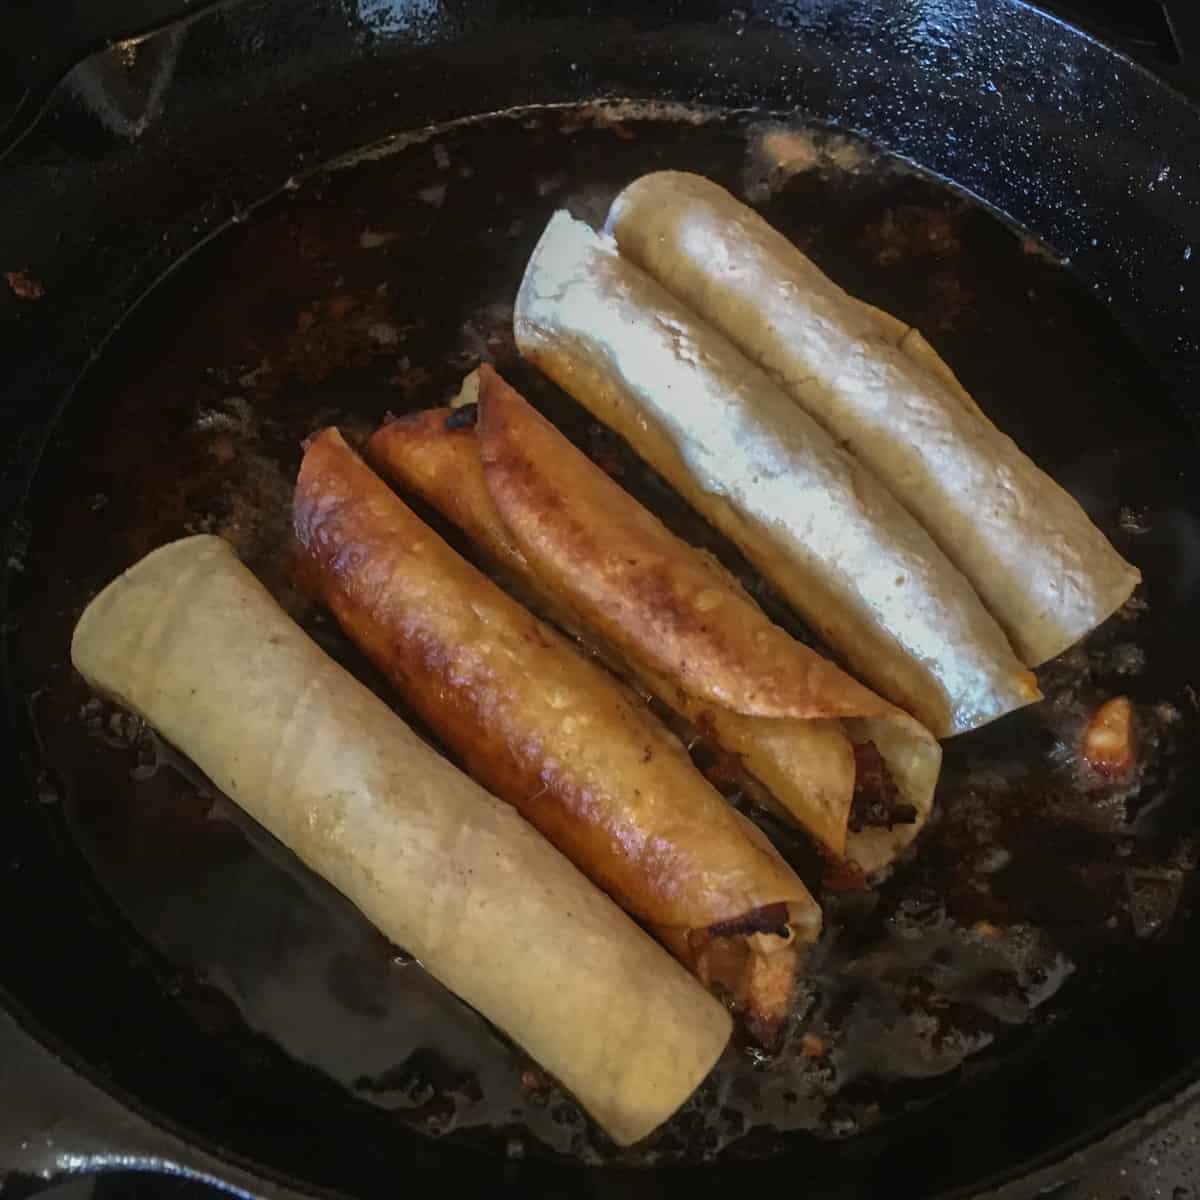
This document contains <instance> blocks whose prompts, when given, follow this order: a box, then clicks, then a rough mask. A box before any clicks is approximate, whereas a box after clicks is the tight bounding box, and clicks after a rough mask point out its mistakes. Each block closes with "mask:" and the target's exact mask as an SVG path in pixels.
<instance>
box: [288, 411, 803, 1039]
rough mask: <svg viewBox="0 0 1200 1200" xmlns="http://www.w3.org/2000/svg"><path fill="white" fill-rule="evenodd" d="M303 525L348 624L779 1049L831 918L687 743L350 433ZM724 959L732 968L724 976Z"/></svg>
mask: <svg viewBox="0 0 1200 1200" xmlns="http://www.w3.org/2000/svg"><path fill="white" fill-rule="evenodd" d="M293 521H294V528H295V531H296V536H297V538H298V539H299V541H300V543H301V545H302V546H303V547H304V548H305V549H306V551H307V552H308V556H309V558H310V560H311V562H312V564H313V566H314V568H315V574H316V577H317V579H318V581H319V588H320V592H321V595H322V598H323V599H324V600H325V602H326V603H327V604H328V606H329V607H330V609H331V610H332V611H333V613H334V614H335V616H336V617H337V618H338V620H339V622H340V623H341V625H342V627H343V628H344V629H345V630H346V632H347V633H348V634H349V635H350V637H351V638H352V639H353V640H354V641H355V642H356V643H357V644H358V646H359V647H360V648H361V649H362V650H363V651H364V652H365V653H366V654H367V656H368V657H369V658H370V659H371V660H372V662H374V664H375V665H376V666H377V667H378V668H379V670H380V671H381V672H382V673H383V674H384V675H385V676H386V677H387V678H388V679H389V680H390V681H391V682H392V683H393V684H394V685H395V687H396V688H397V689H398V690H399V691H400V693H401V694H402V695H403V696H404V698H405V700H406V701H407V702H408V703H409V704H411V705H412V707H413V708H414V709H415V710H416V712H417V713H418V714H419V715H420V716H421V717H422V718H423V720H425V722H426V723H427V724H428V725H429V726H430V728H431V729H432V730H433V731H434V732H435V733H436V734H437V736H438V737H439V738H441V740H442V741H443V742H444V743H445V744H446V745H447V746H448V747H449V748H450V749H451V750H452V752H453V753H455V754H456V755H457V756H458V757H459V759H460V760H461V761H462V762H463V763H464V765H465V766H466V768H467V770H468V771H469V772H470V773H471V774H472V775H473V776H474V777H475V778H476V779H477V780H479V781H480V782H481V783H483V784H484V785H485V786H486V787H487V788H488V789H489V790H491V791H493V792H494V793H495V794H496V795H498V796H500V797H501V799H504V800H507V801H509V803H511V804H513V805H514V806H515V807H516V808H517V809H518V810H519V811H520V812H521V814H522V815H523V816H524V817H526V818H527V819H528V820H529V821H530V822H531V823H532V824H533V825H535V826H536V827H537V828H538V829H539V830H541V832H542V833H543V834H545V836H546V837H547V838H548V839H549V840H550V841H551V842H552V843H553V844H554V845H555V846H557V847H558V848H559V849H560V850H561V851H562V852H563V853H564V854H566V855H567V857H568V858H570V859H571V861H572V862H574V863H575V864H576V866H578V867H579V868H580V869H581V870H582V871H583V872H584V874H586V875H587V876H588V877H589V878H590V879H591V880H592V881H593V882H594V883H597V884H598V885H599V886H600V887H602V888H603V889H604V890H605V891H606V892H608V894H609V895H610V896H612V897H613V898H614V899H615V900H616V901H617V903H618V904H620V905H621V906H622V907H623V908H624V909H626V911H628V912H630V913H632V914H633V915H634V916H636V917H638V918H639V919H640V920H642V921H644V922H645V923H646V924H647V925H648V926H649V927H650V928H651V929H652V931H653V932H654V933H655V935H656V936H657V937H658V938H659V939H660V940H661V941H662V942H664V944H666V945H667V946H668V947H669V948H670V949H671V950H672V952H673V953H675V954H676V955H677V956H678V957H680V959H681V960H682V961H683V962H684V963H685V964H686V965H687V966H688V967H689V968H691V969H692V970H693V971H694V972H695V973H696V974H697V975H698V976H699V977H700V978H701V979H703V980H704V981H705V982H706V983H709V984H710V985H712V986H713V987H714V988H717V989H719V990H721V991H722V993H723V994H727V995H728V996H729V998H730V999H731V1000H732V1001H733V1002H734V1003H735V1005H736V1007H737V1008H738V1010H739V1011H740V1012H741V1014H742V1015H743V1018H744V1020H745V1024H746V1027H747V1029H748V1031H749V1032H750V1033H751V1035H752V1036H753V1037H754V1038H755V1039H756V1040H758V1041H760V1042H763V1043H768V1044H769V1043H770V1042H771V1041H773V1040H774V1037H775V1035H776V1034H777V1033H778V1031H779V1029H780V1028H781V1026H782V1023H783V1021H784V1020H785V1019H786V1017H787V1015H788V1012H789V1011H790V1004H791V999H792V992H793V985H794V981H795V974H796V971H797V969H798V965H799V958H800V950H801V947H803V946H806V945H807V944H808V943H810V942H812V941H813V940H814V939H815V938H816V936H817V934H818V932H819V930H820V925H821V917H820V910H819V909H818V908H817V906H816V904H815V903H814V901H813V899H812V897H811V896H810V895H809V893H808V891H807V890H806V889H805V887H804V885H803V884H802V883H801V882H800V880H799V879H798V878H797V877H796V875H795V874H794V873H793V871H792V870H791V868H790V867H789V866H788V865H787V864H786V863H785V862H784V861H783V859H782V858H780V857H779V855H778V854H777V853H776V852H775V851H774V849H773V848H772V847H771V845H770V843H769V842H767V841H766V839H765V838H764V837H763V836H762V835H761V834H760V833H759V831H758V830H757V829H756V828H755V827H754V826H753V825H751V824H750V822H748V821H747V820H745V818H743V817H741V816H740V815H739V814H738V813H737V812H735V811H734V810H733V809H731V808H730V807H729V806H728V805H727V804H726V803H725V801H724V800H723V799H722V797H721V796H720V795H719V794H718V793H717V792H716V791H715V790H714V789H713V788H712V787H711V786H710V785H709V783H708V782H707V781H706V780H705V779H704V778H703V777H702V776H701V775H700V774H699V772H698V771H696V769H695V768H694V767H693V765H692V763H691V760H690V759H689V758H688V756H687V754H686V752H685V751H684V749H683V747H682V746H681V745H680V743H679V741H678V740H677V739H676V738H675V737H673V736H672V735H671V734H670V733H669V732H668V731H667V730H666V729H665V728H664V727H663V726H662V724H661V723H660V722H659V721H658V720H657V719H656V718H655V717H654V716H653V715H652V714H651V713H650V712H649V711H648V710H647V709H646V708H645V706H644V705H643V704H641V703H640V702H639V701H638V700H637V698H636V697H635V696H633V695H632V693H630V692H629V691H628V690H627V689H625V688H624V687H622V686H621V685H620V684H619V683H618V682H617V681H616V680H615V679H613V678H612V676H610V675H609V674H608V673H607V672H606V671H604V670H603V668H601V667H600V666H598V665H597V664H596V663H594V662H590V661H588V659H586V658H585V657H584V656H583V655H582V654H581V653H580V652H579V651H578V650H577V649H576V648H575V647H574V646H572V645H571V644H570V643H569V642H568V641H567V640H566V639H565V638H563V637H562V636H561V635H560V634H558V633H557V632H556V631H555V630H553V629H551V628H550V627H549V626H547V625H545V624H544V623H543V622H541V621H539V620H538V619H537V618H536V617H534V616H533V615H532V614H531V613H529V612H528V611H527V610H526V609H524V608H522V607H521V605H519V604H518V603H517V602H516V601H515V600H513V599H512V598H511V597H509V596H508V595H506V594H505V593H504V592H502V591H501V590H500V589H499V588H498V587H497V586H496V585H495V584H494V583H492V582H491V580H489V579H487V578H486V577H485V576H484V575H482V574H480V572H479V571H477V570H476V569H475V568H474V567H473V566H471V564H470V563H468V562H466V561H465V560H464V559H463V558H461V557H460V556H459V555H458V554H456V553H455V552H454V551H453V550H452V549H451V548H450V547H449V546H448V545H446V543H445V542H443V541H442V540H441V538H439V537H438V536H437V535H436V534H435V533H434V531H433V530H432V529H430V528H429V527H428V526H427V525H426V524H425V523H424V522H422V521H421V520H420V519H419V518H418V517H417V516H416V515H415V514H414V513H413V512H412V511H411V509H409V508H408V507H407V506H406V505H405V504H404V503H403V502H402V501H401V500H400V499H399V498H398V497H396V496H395V495H394V494H393V493H392V491H391V490H390V489H389V488H388V487H387V485H386V484H385V483H383V481H382V480H381V479H379V477H378V476H376V475H375V473H374V472H373V471H371V469H370V468H369V467H368V466H367V465H366V464H365V463H363V462H362V460H361V459H359V458H358V456H357V455H356V454H354V453H353V451H351V450H350V448H349V447H348V446H347V445H346V443H345V442H344V441H343V440H342V437H341V435H340V434H339V433H338V432H337V431H336V430H333V429H330V430H326V431H325V432H324V433H322V434H320V435H319V436H317V437H316V438H314V439H313V440H312V441H311V442H310V444H309V447H308V450H307V451H306V453H305V455H304V460H303V463H302V464H301V468H300V475H299V479H298V480H297V484H296V494H295V503H294V509H293ZM763 914H766V916H765V917H764V915H763ZM764 921H765V922H766V925H765V928H766V930H767V931H760V926H762V925H763V922H764ZM718 935H719V943H720V944H719V947H718V946H717V945H715V944H713V939H714V938H718ZM718 948H720V949H721V954H720V955H719V956H718V955H717V950H718ZM718 958H719V960H720V962H719V965H720V967H722V968H728V971H729V973H728V974H725V975H722V976H718V975H716V974H714V972H715V971H717V969H718V962H717V959H718Z"/></svg>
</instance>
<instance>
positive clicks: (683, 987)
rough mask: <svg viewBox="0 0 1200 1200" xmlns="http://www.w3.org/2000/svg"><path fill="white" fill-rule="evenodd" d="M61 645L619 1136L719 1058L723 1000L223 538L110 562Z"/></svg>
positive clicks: (648, 1126)
mask: <svg viewBox="0 0 1200 1200" xmlns="http://www.w3.org/2000/svg"><path fill="white" fill-rule="evenodd" d="M71 657H72V660H73V662H74V663H75V666H76V667H77V668H78V670H79V671H80V672H81V673H82V675H83V676H84V678H85V679H86V680H87V681H88V682H89V683H90V684H91V686H92V687H93V688H95V689H96V690H97V691H98V692H101V693H102V694H104V695H105V696H108V697H110V698H111V699H113V700H115V701H116V702H117V703H119V704H121V705H124V706H125V707H126V708H129V709H131V710H132V711H133V712H135V713H137V714H138V715H140V716H142V717H143V718H144V719H145V720H146V721H148V722H149V723H150V724H151V725H152V726H154V728H155V729H157V730H158V731H159V732H160V733H161V734H162V735H163V736H164V737H165V738H166V739H167V740H168V741H170V742H171V743H173V744H174V745H175V746H176V747H178V748H179V749H180V750H181V751H182V752H183V753H185V754H186V755H187V756H188V757H189V758H191V760H192V761H193V762H194V763H195V764H196V766H197V767H199V768H200V770H202V771H203V772H204V774H205V775H207V776H208V778H209V779H211V780H212V781H213V783H214V784H215V785H216V786H217V787H218V788H220V789H221V790H222V791H224V792H225V793H226V794H227V795H228V796H230V797H231V798H232V799H233V800H235V801H236V802H237V803H238V804H239V805H240V806H241V807H242V808H244V809H245V810H246V811H247V812H248V813H249V814H250V815H251V816H252V817H254V818H255V820H257V821H259V822H260V823H261V824H262V825H264V826H265V827H266V828H267V829H268V830H269V831H270V832H271V833H272V834H274V835H275V837H277V838H278V839H279V840H280V841H282V842H283V843H284V844H285V845H287V846H289V847H290V848H291V849H292V850H293V851H294V852H295V853H296V854H297V855H298V856H299V857H300V858H301V859H302V860H303V861H304V862H305V863H306V864H307V865H308V866H309V867H311V868H312V869H313V870H314V871H316V872H317V873H318V874H319V875H322V876H324V878H325V879H327V880H328V881H329V882H330V883H331V884H333V886H334V887H336V888H337V889H338V890H339V891H341V892H342V893H343V894H344V895H345V896H346V897H347V898H348V899H349V900H351V901H352V902H353V903H354V904H355V905H357V907H358V908H359V909H360V910H361V911H362V912H363V914H364V915H365V916H366V917H367V918H368V919H369V920H371V921H372V922H373V923H374V924H375V925H377V926H378V927H379V929H380V930H381V931H382V932H383V933H384V934H385V935H386V936H387V937H389V938H391V939H392V941H394V942H396V943H397V944H399V945H401V946H403V947H405V948H406V949H407V950H409V951H410V952H411V953H413V954H414V955H416V957H417V958H418V959H420V961H421V963H422V964H423V965H424V966H425V968H426V969H427V970H428V971H429V972H430V973H431V974H432V975H433V976H435V977H436V978H437V979H438V980H440V981H441V982H442V983H443V984H445V985H446V987H448V988H449V989H450V990H451V991H453V992H454V993H455V994H457V995H458V996H460V997H462V999H463V1000H465V1001H466V1002H467V1003H468V1004H470V1005H472V1006H474V1007H475V1008H477V1009H478V1010H479V1011H480V1012H481V1013H482V1014H483V1015H484V1016H485V1017H486V1018H487V1019H488V1020H489V1021H491V1022H493V1023H494V1024H495V1025H497V1026H498V1027H499V1028H500V1029H502V1030H503V1031H504V1032H505V1033H506V1034H507V1035H508V1036H509V1037H511V1038H512V1039H513V1040H514V1041H515V1042H516V1043H517V1044H518V1045H520V1046H521V1047H522V1048H523V1049H524V1050H526V1051H527V1052H528V1053H529V1054H530V1055H532V1056H533V1058H535V1059H536V1060H537V1061H538V1062H539V1063H541V1064H542V1065H543V1066H544V1067H545V1068H546V1069H547V1070H549V1071H551V1072H553V1074H554V1075H555V1076H557V1077H558V1079H559V1080H561V1081H562V1083H563V1085H564V1086H565V1087H567V1088H569V1089H570V1091H571V1092H573V1093H574V1095H575V1097H576V1098H577V1099H578V1100H579V1102H580V1103H581V1104H582V1105H583V1107H584V1108H585V1109H587V1111H588V1112H589V1113H591V1114H592V1116H593V1117H594V1118H595V1119H596V1121H597V1122H598V1123H599V1124H600V1125H601V1126H602V1127H603V1128H604V1130H605V1131H606V1132H607V1133H608V1134H609V1136H610V1137H612V1139H613V1140H614V1141H616V1142H617V1143H619V1144H621V1145H627V1144H629V1143H630V1142H634V1141H637V1140H638V1139H639V1138H641V1137H644V1136H645V1135H646V1134H648V1133H649V1132H650V1131H651V1130H652V1129H654V1128H655V1127H656V1126H657V1125H659V1124H660V1123H661V1122H663V1121H665V1120H666V1119H667V1118H668V1117H669V1116H670V1115H671V1114H672V1113H673V1112H674V1111H675V1110H676V1109H677V1108H678V1107H679V1105H680V1104H682V1103H683V1101H684V1100H686V1099H687V1097H688V1096H689V1095H690V1094H691V1093H692V1091H693V1090H694V1089H695V1088H696V1087H697V1085H698V1084H699V1083H700V1081H701V1080H702V1079H703V1078H704V1076H705V1075H706V1074H707V1073H708V1070H709V1068H710V1067H711V1066H712V1065H713V1062H714V1061H715V1060H716V1058H717V1057H718V1056H719V1055H720V1053H721V1050H722V1047H723V1046H724V1045H725V1042H726V1040H727V1039H728V1036H729V1032H730V1022H729V1018H728V1016H727V1014H726V1013H725V1012H724V1010H723V1009H722V1008H721V1006H720V1005H719V1004H718V1003H716V1001H714V1000H713V999H712V997H711V996H709V995H708V994H707V993H706V992H705V991H704V990H703V989H702V988H701V987H699V986H698V985H697V984H696V982H695V981H694V980H693V979H691V978H689V976H688V975H687V973H686V972H685V971H684V970H683V969H682V968H681V967H679V966H678V965H677V964H676V963H674V962H673V961H672V960H671V959H670V957H669V956H668V955H666V954H665V953H664V952H663V951H662V950H661V949H659V947H658V946H656V945H655V944H654V943H653V942H652V941H651V940H650V939H649V938H648V937H647V936H646V935H645V934H644V933H643V932H642V931H641V930H639V929H638V928H637V927H636V926H635V925H634V924H633V922H631V921H630V920H629V918H628V917H626V916H625V915H624V914H623V913H622V912H621V911H620V910H619V909H618V908H617V907H616V906H615V905H614V904H613V903H612V901H610V900H609V899H608V898H607V897H606V896H604V895H603V894H601V893H600V892H599V891H598V890H597V889H596V888H595V887H593V886H592V884H590V883H589V882H588V881H587V880H586V879H584V877H583V876H582V875H581V874H580V873H579V872H578V871H577V870H576V869H575V868H574V867H573V866H572V865H571V864H570V863H569V862H567V860H566V859H565V858H564V857H563V856H562V855H561V854H559V853H558V851H557V850H555V849H554V848H553V847H552V846H550V845H549V844H548V843H547V842H546V841H545V839H544V838H542V837H541V836H540V835H539V834H538V833H537V832H536V831H535V830H534V829H532V828H531V827H530V826H529V825H528V824H527V823H526V822H525V821H523V820H522V819H521V818H520V817H519V816H518V815H517V814H516V813H515V812H514V811H513V810H512V809H511V808H510V807H509V806H508V805H506V804H502V803H501V802H500V801H499V800H497V799H495V798H494V797H492V796H489V795H488V794H487V793H486V792H485V791H483V789H482V788H480V787H479V786H478V785H477V784H475V783H473V782H472V781H471V780H470V779H468V778H467V777H466V776H465V775H463V774H462V773H461V772H460V771H458V770H457V769H456V768H455V767H452V766H451V765H450V764H449V763H448V762H446V761H445V759H443V758H441V757H440V756H439V755H437V754H436V753H434V751H433V750H431V749H430V748H429V747H428V746H426V745H425V743H424V742H422V741H421V740H420V739H419V738H418V737H416V735H415V734H413V733H412V732H411V730H409V729H408V728H407V726H405V724H404V723H403V722H402V721H401V720H400V719H399V718H398V717H397V716H396V715H395V714H394V713H392V712H391V711H390V710H389V709H388V708H387V706H386V705H385V704H384V703H383V702H382V701H381V700H379V699H378V698H377V697H376V696H374V695H372V694H371V692H370V691H368V690H367V689H366V688H365V687H363V686H362V685H361V684H360V683H359V682H358V681H357V680H355V679H354V678H353V677H352V676H350V675H349V674H348V673H347V672H346V671H345V670H343V669H342V668H341V667H340V666H338V665H337V664H336V663H334V662H333V661H332V660H331V659H329V658H328V657H327V656H326V655H325V654H324V653H323V652H322V651H321V650H320V649H319V648H318V647H317V646H316V645H315V644H314V643H313V642H312V641H311V640H310V639H309V638H308V637H307V635H305V634H304V633H303V632H302V631H301V630H300V629H299V628H298V627H297V626H296V625H295V624H294V623H293V622H292V621H291V620H290V619H289V618H288V616H287V615H286V614H285V613H284V612H283V610H282V609H280V608H279V606H278V605H277V604H276V603H275V601H274V600H273V599H272V598H271V596H270V595H269V594H268V593H267V591H266V590H265V589H264V588H263V587H262V586H261V585H260V584H259V583H258V581H257V580H256V579H255V578H254V576H253V575H251V573H250V572H249V571H248V570H246V568H245V567H243V566H242V564H241V563H240V562H239V561H238V560H237V558H236V556H235V555H234V553H233V550H232V549H231V547H230V546H229V544H228V543H226V542H224V541H222V540H221V539H220V538H216V537H208V536H199V537H191V538H185V539H184V540H182V541H178V542H172V543H171V544H169V545H167V546H164V547H162V548H161V549H159V550H156V551H154V552H153V553H152V554H150V555H148V556H147V557H146V558H144V559H143V560H142V561H141V562H140V563H138V564H137V565H136V566H135V567H133V568H132V570H130V571H128V572H126V573H125V574H124V575H122V576H120V577H119V578H118V579H117V580H115V581H114V582H113V583H112V584H110V585H109V586H108V587H107V588H106V589H105V590H104V591H103V592H101V593H100V595H99V596H97V597H96V599H95V600H93V601H92V603H91V604H90V605H89V606H88V608H87V610H86V611H85V612H84V614H83V616H82V617H81V618H80V621H79V624H78V626H77V627H76V629H75V636H74V639H73V641H72V644H71Z"/></svg>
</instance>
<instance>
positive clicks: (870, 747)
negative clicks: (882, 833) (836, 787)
mask: <svg viewBox="0 0 1200 1200" xmlns="http://www.w3.org/2000/svg"><path fill="white" fill-rule="evenodd" d="M916 819H917V810H916V809H915V808H914V807H913V806H912V805H911V804H906V803H904V801H903V800H902V799H901V798H900V792H899V790H898V789H897V787H896V781H895V780H894V779H893V778H892V775H891V772H890V771H889V770H888V768H887V763H885V762H884V761H883V756H882V755H881V754H880V753H879V751H878V750H877V749H876V748H875V743H874V742H862V743H860V744H858V745H856V746H855V747H854V799H853V800H851V802H850V817H849V820H848V821H847V825H848V827H849V829H850V832H851V833H861V832H862V831H863V830H864V829H891V828H892V827H893V826H895V825H911V824H912V823H913V822H914V821H915V820H916Z"/></svg>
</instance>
